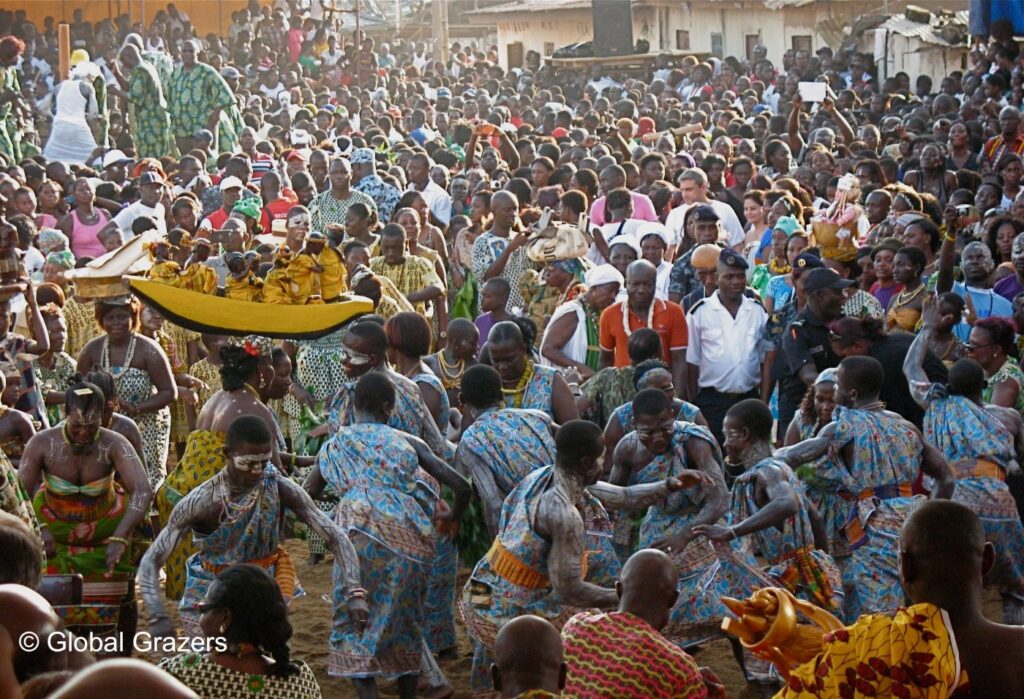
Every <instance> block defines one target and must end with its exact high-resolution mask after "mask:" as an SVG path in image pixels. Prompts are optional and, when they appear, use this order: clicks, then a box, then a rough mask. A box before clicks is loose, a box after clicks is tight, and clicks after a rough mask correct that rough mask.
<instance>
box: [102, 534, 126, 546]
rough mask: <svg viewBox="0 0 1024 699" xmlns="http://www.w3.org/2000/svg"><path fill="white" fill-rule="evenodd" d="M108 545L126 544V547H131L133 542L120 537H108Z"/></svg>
mask: <svg viewBox="0 0 1024 699" xmlns="http://www.w3.org/2000/svg"><path fill="white" fill-rule="evenodd" d="M107 543H108V544H124V545H125V546H131V545H132V542H130V541H128V539H122V538H121V537H119V536H108V537H107Z"/></svg>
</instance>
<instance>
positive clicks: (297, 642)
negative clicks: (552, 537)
mask: <svg viewBox="0 0 1024 699" xmlns="http://www.w3.org/2000/svg"><path fill="white" fill-rule="evenodd" d="M285 546H286V548H287V549H288V551H289V553H291V555H292V558H293V559H294V560H295V561H296V563H297V565H296V568H297V571H298V575H299V580H300V581H301V582H302V586H303V588H305V590H306V595H305V596H304V597H299V598H298V599H296V600H294V601H293V602H292V604H291V607H290V612H291V622H292V627H293V629H294V635H293V637H292V642H291V650H292V657H293V658H296V659H299V660H304V661H305V662H306V663H308V664H309V666H310V667H311V668H312V669H313V672H314V674H315V675H316V677H317V679H318V680H319V681H320V688H321V690H322V691H323V695H324V696H325V697H331V698H332V699H334V698H337V699H355V697H356V693H355V691H354V690H353V689H352V685H351V683H350V682H349V681H347V680H342V679H336V678H332V677H328V675H327V640H328V636H329V634H330V630H331V602H330V601H329V600H330V597H331V589H332V586H331V568H332V564H331V561H330V557H328V560H327V561H324V562H321V563H319V564H318V565H316V566H314V567H312V568H311V567H309V566H308V565H307V564H306V558H307V552H306V545H305V542H303V541H297V540H292V541H288V542H287V543H286V544H285ZM466 573H467V571H464V574H466ZM140 605H141V600H140ZM140 609H144V607H140ZM168 611H169V612H171V615H172V617H173V616H176V615H175V614H174V609H172V608H170V606H169V609H168ZM985 614H986V616H988V617H989V618H991V619H995V620H1001V617H1002V608H1001V604H1000V599H999V595H998V594H997V593H995V592H994V591H990V592H989V593H988V594H986V597H985ZM142 616H143V619H142V620H140V624H139V629H140V630H144V629H145V628H146V627H147V621H146V619H145V615H144V614H143V615H142ZM457 631H458V657H457V658H454V659H452V660H444V661H441V663H440V664H441V669H443V670H444V672H445V674H447V675H448V679H449V681H450V682H451V683H452V685H453V686H454V687H455V697H458V698H460V699H461V698H464V697H470V696H471V695H472V693H471V692H470V689H469V674H470V668H471V666H472V663H473V660H472V656H473V653H472V650H471V647H470V643H469V639H468V637H467V636H466V634H465V631H464V629H463V628H462V627H461V626H458V627H457ZM695 657H696V660H697V663H698V664H699V665H701V666H708V667H710V668H711V669H712V670H714V671H715V673H716V674H717V675H718V677H719V678H720V679H721V680H722V681H723V682H724V684H725V687H726V690H727V692H728V696H729V697H731V698H733V699H746V698H748V697H750V698H753V697H756V696H759V695H758V694H757V693H755V692H754V691H752V690H750V689H748V688H747V687H746V682H745V681H744V678H743V674H742V673H741V672H740V669H739V666H737V664H736V661H735V660H734V659H733V655H732V649H731V647H730V645H729V643H728V641H725V640H718V641H715V642H713V643H709V644H707V645H705V646H704V647H703V648H701V649H700V650H699V652H697V653H696V656H695ZM149 659H150V660H156V659H157V658H155V657H151V658H149ZM381 694H382V695H383V696H397V693H395V692H394V691H393V687H389V686H387V685H386V684H385V685H383V686H382V687H381Z"/></svg>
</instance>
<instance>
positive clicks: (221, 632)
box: [220, 624, 228, 636]
mask: <svg viewBox="0 0 1024 699" xmlns="http://www.w3.org/2000/svg"><path fill="white" fill-rule="evenodd" d="M227 631H228V627H227V626H225V625H224V624H221V625H220V635H221V636H223V635H224V634H225V633H227Z"/></svg>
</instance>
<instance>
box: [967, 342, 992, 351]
mask: <svg viewBox="0 0 1024 699" xmlns="http://www.w3.org/2000/svg"><path fill="white" fill-rule="evenodd" d="M993 346H994V345H993V343H989V344H987V345H976V344H974V343H973V342H965V343H964V349H965V350H966V351H968V352H977V351H978V350H983V349H985V348H986V347H993Z"/></svg>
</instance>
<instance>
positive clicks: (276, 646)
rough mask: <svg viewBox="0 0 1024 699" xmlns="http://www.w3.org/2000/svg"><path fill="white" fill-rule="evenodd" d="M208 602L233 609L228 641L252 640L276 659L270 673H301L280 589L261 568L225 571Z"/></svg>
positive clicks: (234, 568) (284, 674)
mask: <svg viewBox="0 0 1024 699" xmlns="http://www.w3.org/2000/svg"><path fill="white" fill-rule="evenodd" d="M208 605H209V607H210V608H212V609H223V610H227V611H230V612H231V625H230V626H229V627H228V629H227V633H226V640H227V641H228V643H251V644H253V645H254V646H256V647H257V648H259V649H260V650H261V651H262V652H264V653H266V654H267V655H269V656H270V657H272V658H273V659H274V664H273V666H271V668H270V669H269V671H268V674H270V675H272V676H274V677H289V676H291V675H295V674H298V673H299V666H298V665H297V664H295V663H294V662H292V660H291V651H290V649H289V648H288V641H289V639H291V637H292V625H291V623H290V622H289V621H288V608H287V607H286V606H285V603H284V598H283V597H281V588H280V587H278V586H277V582H276V581H275V580H274V579H273V578H272V577H270V575H269V574H267V572H266V571H264V570H263V569H262V568H259V567H257V566H254V565H249V564H247V563H243V564H240V565H235V566H231V567H230V568H228V569H227V570H225V571H224V572H222V573H221V574H220V575H218V576H217V579H216V580H215V581H214V584H213V585H212V586H211V588H210V593H209V597H208Z"/></svg>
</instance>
